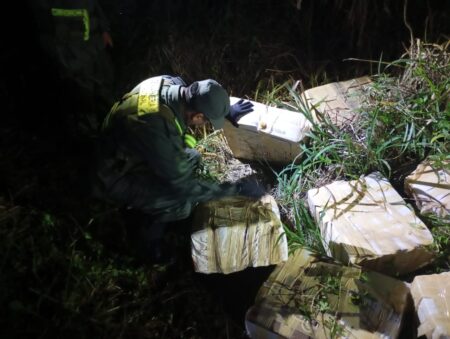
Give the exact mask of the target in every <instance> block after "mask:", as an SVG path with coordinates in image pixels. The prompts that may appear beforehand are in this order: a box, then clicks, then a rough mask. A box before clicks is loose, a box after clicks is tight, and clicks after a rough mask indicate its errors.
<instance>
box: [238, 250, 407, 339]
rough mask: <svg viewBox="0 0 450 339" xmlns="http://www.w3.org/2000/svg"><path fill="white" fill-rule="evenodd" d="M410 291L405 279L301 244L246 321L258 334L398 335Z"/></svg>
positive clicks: (319, 338) (267, 337)
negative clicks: (326, 256) (340, 261)
mask: <svg viewBox="0 0 450 339" xmlns="http://www.w3.org/2000/svg"><path fill="white" fill-rule="evenodd" d="M408 294H409V289H408V287H407V286H406V284H405V283H403V282H401V281H399V280H396V279H393V278H390V277H388V276H385V275H382V274H380V273H376V272H372V271H365V270H363V269H361V268H358V267H345V266H342V265H341V264H338V263H336V262H333V261H331V260H329V259H324V258H321V257H319V256H317V255H315V254H313V253H311V252H309V251H307V250H305V249H300V250H297V251H296V252H295V253H294V254H293V255H291V256H290V257H289V259H288V261H287V262H285V263H283V264H280V265H278V266H277V268H276V269H275V270H274V271H273V272H272V274H271V275H270V276H269V278H268V280H267V281H266V282H265V283H264V284H263V286H262V287H261V288H260V290H259V292H258V294H257V297H256V301H255V304H254V305H253V306H252V307H251V308H250V309H249V310H248V311H247V314H246V318H245V324H246V329H247V333H248V334H249V336H250V337H251V338H257V339H272V338H316V339H325V338H340V337H342V338H358V339H369V338H397V337H398V335H399V332H400V329H401V325H402V319H403V315H404V313H405V310H406V309H407V307H408V306H409V305H408Z"/></svg>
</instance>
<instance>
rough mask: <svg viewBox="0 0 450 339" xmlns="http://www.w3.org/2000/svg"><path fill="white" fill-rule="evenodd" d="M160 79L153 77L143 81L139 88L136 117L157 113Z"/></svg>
mask: <svg viewBox="0 0 450 339" xmlns="http://www.w3.org/2000/svg"><path fill="white" fill-rule="evenodd" d="M162 80H163V79H162V77H160V76H159V77H154V78H150V79H147V80H145V81H143V82H142V83H141V84H140V87H139V97H138V108H137V114H138V116H141V115H145V114H149V113H157V112H159V91H160V89H161V85H162Z"/></svg>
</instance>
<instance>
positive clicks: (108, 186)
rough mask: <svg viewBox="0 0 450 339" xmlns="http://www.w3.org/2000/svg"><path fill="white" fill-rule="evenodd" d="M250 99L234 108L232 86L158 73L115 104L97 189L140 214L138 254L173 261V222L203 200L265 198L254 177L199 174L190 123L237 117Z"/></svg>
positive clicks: (133, 232) (135, 232)
mask: <svg viewBox="0 0 450 339" xmlns="http://www.w3.org/2000/svg"><path fill="white" fill-rule="evenodd" d="M251 106H252V104H251V103H250V102H243V101H240V102H238V103H236V104H234V105H232V106H230V101H229V96H228V94H227V92H226V91H225V90H224V89H223V88H222V86H221V85H220V84H218V83H217V82H216V81H214V80H211V79H208V80H202V81H197V82H194V83H192V84H191V85H189V86H187V85H186V83H185V82H184V81H183V80H182V79H181V78H179V77H171V76H158V77H153V78H150V79H147V80H145V81H143V82H141V83H140V84H139V85H137V86H136V87H135V88H134V89H133V90H131V91H130V92H129V93H127V94H125V95H124V96H123V97H122V99H121V100H120V101H119V102H117V103H115V105H114V106H113V107H112V109H111V111H110V113H109V115H108V116H107V117H106V119H105V121H104V123H103V127H102V135H101V138H100V144H99V147H98V148H99V152H98V155H97V158H96V160H97V168H96V174H95V179H94V181H95V183H94V184H95V189H94V191H95V192H96V195H97V196H99V197H100V198H102V199H105V200H107V201H111V202H113V203H115V204H116V205H118V206H119V207H122V208H124V210H127V211H129V212H133V211H134V212H138V213H140V215H141V217H140V218H139V220H138V221H136V220H135V222H133V223H130V224H129V226H128V229H127V233H128V234H129V235H130V237H129V238H130V240H131V245H132V247H133V248H134V249H135V252H136V254H137V255H138V256H139V257H140V258H141V259H143V260H144V261H145V262H149V263H165V262H167V261H168V260H170V258H171V255H169V253H170V251H169V249H170V248H169V246H167V244H165V243H164V234H165V231H166V226H167V224H168V223H171V222H174V221H179V220H183V219H186V218H188V217H189V216H190V214H191V212H192V210H193V208H194V207H195V206H196V205H197V204H198V203H201V202H205V201H209V200H213V199H220V198H223V197H226V196H233V195H244V196H249V197H254V198H259V197H260V196H262V195H263V194H264V190H263V188H262V187H261V185H259V184H258V183H257V182H256V181H251V180H246V181H242V182H239V183H236V184H229V183H225V184H220V185H219V184H214V183H210V182H204V181H201V180H200V179H198V178H197V177H196V176H195V168H196V166H197V165H198V163H199V161H200V154H199V153H198V152H197V151H196V150H195V149H193V147H194V146H195V139H194V137H193V136H191V135H189V134H188V133H187V129H188V127H189V126H201V125H203V124H205V123H206V122H207V121H210V122H211V124H212V125H213V127H214V128H215V129H220V128H222V127H223V124H224V119H228V120H230V121H231V122H232V123H233V124H234V125H235V126H237V123H236V122H237V120H238V119H239V118H240V117H241V116H243V115H245V114H247V113H249V112H251V111H252V108H251Z"/></svg>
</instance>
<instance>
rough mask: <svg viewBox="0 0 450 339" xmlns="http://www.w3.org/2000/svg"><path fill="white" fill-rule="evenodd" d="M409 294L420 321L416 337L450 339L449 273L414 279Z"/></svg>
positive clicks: (421, 276)
mask: <svg viewBox="0 0 450 339" xmlns="http://www.w3.org/2000/svg"><path fill="white" fill-rule="evenodd" d="M411 294H412V296H413V299H414V305H415V307H416V312H417V315H418V318H419V321H420V326H419V329H418V331H417V334H418V336H423V335H425V336H426V337H427V338H428V339H440V338H450V272H445V273H441V274H431V275H420V276H417V277H415V278H414V280H413V282H412V284H411Z"/></svg>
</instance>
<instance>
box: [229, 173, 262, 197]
mask: <svg viewBox="0 0 450 339" xmlns="http://www.w3.org/2000/svg"><path fill="white" fill-rule="evenodd" d="M236 186H237V191H238V192H237V194H238V195H242V196H244V197H249V198H255V199H259V198H261V197H262V196H263V195H265V194H266V190H265V189H264V186H263V185H262V184H261V183H260V182H259V181H258V180H256V179H255V178H251V177H247V178H243V179H241V180H239V181H238V182H237V183H236Z"/></svg>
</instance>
